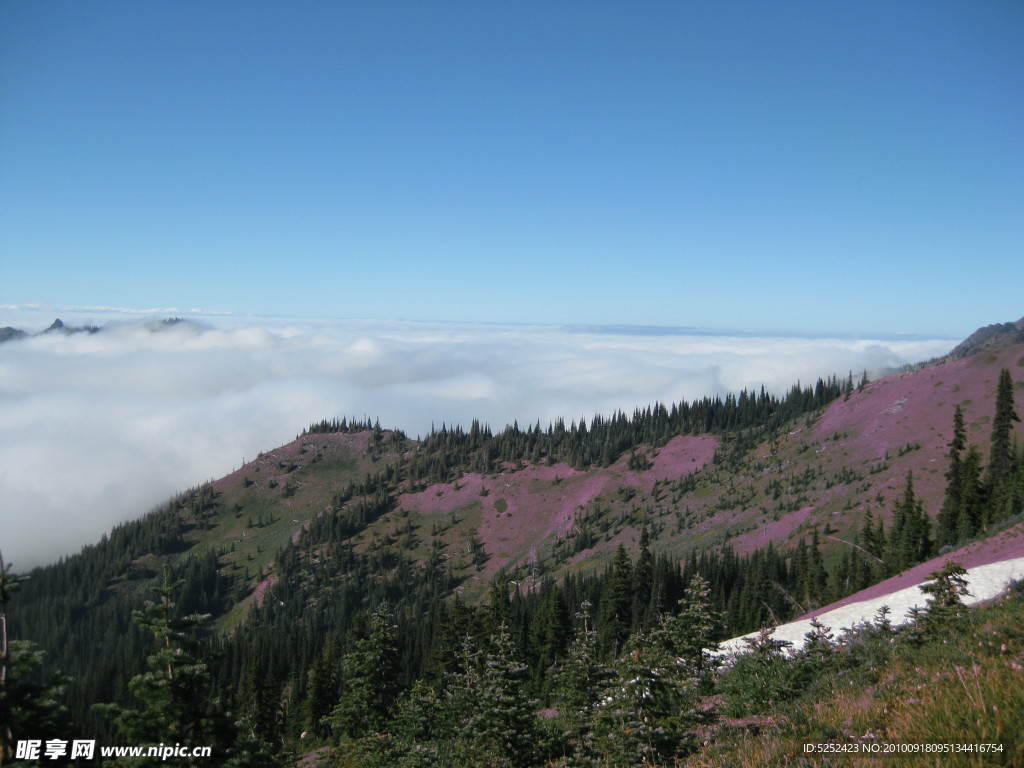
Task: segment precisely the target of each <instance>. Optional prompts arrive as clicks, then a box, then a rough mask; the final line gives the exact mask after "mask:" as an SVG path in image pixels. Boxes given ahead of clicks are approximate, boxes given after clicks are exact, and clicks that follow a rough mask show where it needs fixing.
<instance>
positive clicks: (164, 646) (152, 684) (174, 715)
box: [96, 566, 256, 766]
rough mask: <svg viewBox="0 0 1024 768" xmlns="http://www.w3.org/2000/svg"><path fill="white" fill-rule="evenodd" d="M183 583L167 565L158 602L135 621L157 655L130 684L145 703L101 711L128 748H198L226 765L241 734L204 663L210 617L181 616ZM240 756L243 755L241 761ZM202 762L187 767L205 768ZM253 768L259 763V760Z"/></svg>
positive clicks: (150, 604) (158, 589)
mask: <svg viewBox="0 0 1024 768" xmlns="http://www.w3.org/2000/svg"><path fill="white" fill-rule="evenodd" d="M182 583H183V582H181V581H178V582H171V580H170V571H169V569H168V568H167V567H166V566H165V567H164V572H163V580H162V582H161V584H160V586H158V587H155V588H154V590H153V591H154V593H155V594H156V597H157V600H156V601H146V604H145V610H142V611H133V613H132V620H133V621H134V622H135V624H136V625H138V626H139V628H140V629H142V630H143V631H144V632H147V633H149V634H151V635H152V636H153V638H154V639H155V640H156V642H157V651H156V653H154V654H152V655H151V656H150V657H149V658H148V659H147V661H146V665H147V667H148V670H147V671H146V672H143V673H142V674H139V675H136V676H135V677H133V678H132V680H131V682H129V684H128V688H129V690H130V691H131V693H132V695H133V696H134V697H135V698H136V699H137V700H138V701H139V706H138V707H137V708H134V709H133V708H127V707H122V706H119V705H116V704H98V705H96V709H97V710H98V711H101V712H104V713H105V714H107V715H111V716H113V717H114V724H115V726H116V728H117V731H118V736H119V738H120V739H121V741H122V743H125V744H157V743H167V744H175V743H181V744H192V745H203V746H214V747H215V749H216V750H217V751H218V752H219V755H218V756H219V757H220V758H221V759H222V761H223V762H224V764H225V765H227V764H230V763H233V762H234V761H233V760H231V759H230V758H229V757H228V756H229V755H231V754H232V753H233V751H234V747H235V740H236V735H237V734H236V731H235V729H234V727H233V724H232V723H230V722H229V721H228V720H227V719H226V717H225V713H224V711H223V706H222V704H221V702H220V701H219V699H217V698H216V697H215V696H214V695H213V690H212V688H213V684H212V678H211V676H210V671H209V668H208V666H207V664H206V663H205V662H204V661H203V660H202V659H201V658H200V655H199V642H198V640H197V639H196V638H195V636H194V632H195V630H196V628H197V627H199V626H200V625H201V624H202V623H204V622H205V621H206V620H207V619H209V615H201V614H192V615H189V616H184V617H180V618H179V617H176V616H175V607H176V605H175V602H174V599H173V598H174V595H175V594H176V592H177V591H178V590H179V589H180V588H181V585H182ZM235 757H237V756H235ZM208 762H209V759H208V758H207V759H205V760H203V759H197V761H196V762H195V763H193V762H191V760H189V761H186V763H184V764H185V765H196V766H198V765H205V764H206V763H208ZM122 763H123V764H127V765H146V764H148V761H147V760H146V759H145V758H143V759H141V760H138V759H136V760H132V759H130V758H129V759H125V760H122ZM253 764H256V762H255V761H254V762H253Z"/></svg>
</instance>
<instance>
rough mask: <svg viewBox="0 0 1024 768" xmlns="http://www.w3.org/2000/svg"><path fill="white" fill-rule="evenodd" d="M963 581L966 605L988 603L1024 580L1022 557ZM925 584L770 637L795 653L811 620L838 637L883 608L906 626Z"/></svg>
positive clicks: (739, 647)
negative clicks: (787, 643)
mask: <svg viewBox="0 0 1024 768" xmlns="http://www.w3.org/2000/svg"><path fill="white" fill-rule="evenodd" d="M951 559H952V558H951ZM965 579H966V581H967V589H968V590H969V591H970V594H969V595H966V596H965V597H964V604H965V605H974V604H975V603H980V602H982V601H984V600H991V599H992V598H993V597H995V596H996V595H998V594H999V593H1000V592H1002V591H1003V590H1004V589H1006V587H1007V586H1008V585H1009V584H1010V583H1011V582H1013V581H1015V580H1018V579H1024V557H1017V558H1014V559H1012V560H1004V561H1002V562H999V563H989V564H988V565H979V566H976V567H974V568H969V569H967V575H966V577H965ZM927 581H931V579H926V580H925V581H922V582H920V584H915V585H914V586H911V587H906V588H904V589H901V590H898V591H896V592H891V593H889V594H888V595H882V596H880V597H874V598H871V599H869V600H861V601H859V602H856V603H850V604H848V605H843V606H840V607H839V608H835V609H833V610H831V611H826V612H824V613H820V614H818V615H817V616H816V617H809V618H804V619H799V620H797V621H791V622H789V623H788V624H780V625H779V626H778V627H776V628H775V633H774V635H772V637H773V638H774V639H775V640H785V641H788V642H790V643H792V644H793V648H794V649H800V648H802V647H803V645H804V637H805V635H806V634H807V633H808V632H810V631H811V621H813V620H814V618H816V619H817V620H818V621H819V622H820V623H821V624H824V625H825V626H826V627H831V628H832V630H833V632H835V634H836V635H837V636H838V635H839V634H840V633H841V632H842V631H843V630H846V629H850V628H852V627H855V626H856V625H858V624H863V623H871V622H872V621H873V620H874V618H875V616H876V614H877V613H878V609H879V608H881V607H882V606H883V605H887V606H889V609H890V610H891V611H892V613H891V614H890V621H891V622H892V624H893V625H894V626H899V625H901V624H906V623H908V621H909V618H908V616H907V612H908V611H910V609H911V608H914V607H918V608H924V607H925V606H926V605H927V602H928V601H927V595H925V594H924V593H923V592H921V590H920V589H919V587H920V586H921V584H924V583H926V582H927ZM758 634H759V633H758V632H751V633H749V634H746V635H743V636H742V637H734V638H731V639H729V640H726V641H724V642H722V643H721V644H720V645H719V653H722V654H730V653H740V652H742V651H744V650H746V647H747V646H746V643H745V642H744V640H746V639H747V638H754V637H757V635H758Z"/></svg>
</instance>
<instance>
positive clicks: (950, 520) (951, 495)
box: [935, 405, 967, 547]
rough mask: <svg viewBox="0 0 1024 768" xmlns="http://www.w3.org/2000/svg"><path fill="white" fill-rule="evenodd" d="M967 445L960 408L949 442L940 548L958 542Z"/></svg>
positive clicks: (939, 523)
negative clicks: (963, 454)
mask: <svg viewBox="0 0 1024 768" xmlns="http://www.w3.org/2000/svg"><path fill="white" fill-rule="evenodd" d="M966 445H967V432H966V430H965V428H964V412H963V410H961V408H960V406H959V405H958V406H957V407H956V410H955V411H954V412H953V439H952V440H950V442H949V453H948V454H947V456H948V458H949V468H948V469H947V470H946V492H945V494H944V496H943V499H942V509H941V510H939V516H938V519H937V521H936V522H937V530H936V533H935V538H936V544H938V545H939V546H940V547H944V546H951V545H953V544H956V542H957V530H956V528H957V518H958V517H959V512H960V501H961V496H962V493H963V477H962V468H961V466H960V453H961V452H962V451H963V450H964V447H965V446H966Z"/></svg>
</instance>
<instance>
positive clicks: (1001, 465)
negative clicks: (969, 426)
mask: <svg viewBox="0 0 1024 768" xmlns="http://www.w3.org/2000/svg"><path fill="white" fill-rule="evenodd" d="M1015 421H1020V416H1018V415H1017V411H1016V410H1015V409H1014V404H1013V379H1012V378H1010V371H1009V370H1008V369H1006V368H1003V369H1002V370H1001V371H1000V372H999V384H998V385H997V387H996V412H995V418H993V419H992V447H991V450H990V453H989V460H988V467H987V482H986V485H987V487H988V493H989V499H990V503H991V506H992V508H993V509H992V515H991V519H992V520H1000V519H1002V518H1003V517H1004V516H1005V514H1006V511H1007V510H1006V509H1005V508H1004V507H1005V504H1004V501H1005V499H1006V497H1007V493H1006V491H1007V490H1008V486H1009V483H1010V479H1011V478H1012V476H1013V470H1014V459H1015V453H1014V449H1013V441H1012V433H1013V422H1015Z"/></svg>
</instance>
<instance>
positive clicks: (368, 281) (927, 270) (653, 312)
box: [0, 0, 1024, 337]
mask: <svg viewBox="0 0 1024 768" xmlns="http://www.w3.org/2000/svg"><path fill="white" fill-rule="evenodd" d="M1021 40H1024V4H1022V3H1020V2H1009V1H1005V2H998V1H996V2H985V3H964V2H929V3H921V2H909V3H907V2H867V3H856V4H855V3H820V2H779V3H759V2H758V3H753V2H752V3H731V2H714V3H712V2H704V3H698V2H683V1H682V0H680V2H666V3H655V2H639V3H628V4H627V3H619V2H612V3H600V2H563V3H557V4H555V3H540V2H523V3H487V2H472V3H470V2H466V3H460V2H437V3H422V2H407V3H405V2H401V3H400V2H379V3H329V2H297V3H280V2H273V3H267V2H244V3H243V2H217V3H208V2H188V1H182V2H160V1H154V2H90V3H79V2H60V1H54V2H35V1H33V0H6V1H5V2H4V3H2V4H0V263H2V272H3V278H2V281H0V304H5V305H16V306H20V305H25V304H30V303H41V304H43V305H45V306H47V307H53V308H55V309H60V308H64V307H81V306H110V307H129V308H150V307H159V308H168V309H176V310H178V311H188V310H190V309H193V308H197V309H201V310H203V311H205V312H229V313H236V314H242V315H246V314H254V315H276V316H287V317H313V318H378V319H385V318H406V319H410V320H417V321H428V320H429V321H460V322H492V323H553V324H560V323H589V324H595V323H600V324H611V323H627V324H638V325H670V326H696V327H707V328H722V329H739V330H758V331H766V332H770V331H825V332H845V333H875V334H877V333H900V332H907V333H918V334H931V335H948V336H951V337H962V336H965V335H966V334H968V333H970V332H971V331H973V330H974V329H975V328H976V327H978V326H979V325H984V324H988V323H991V322H999V321H1006V320H1011V319H1016V318H1018V317H1020V316H1021V315H1022V314H1024V301H1022V299H1024V294H1022V292H1021V286H1022V285H1024V258H1022V244H1024V141H1022V137H1024V46H1022V45H1021V44H1020V41H1021Z"/></svg>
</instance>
